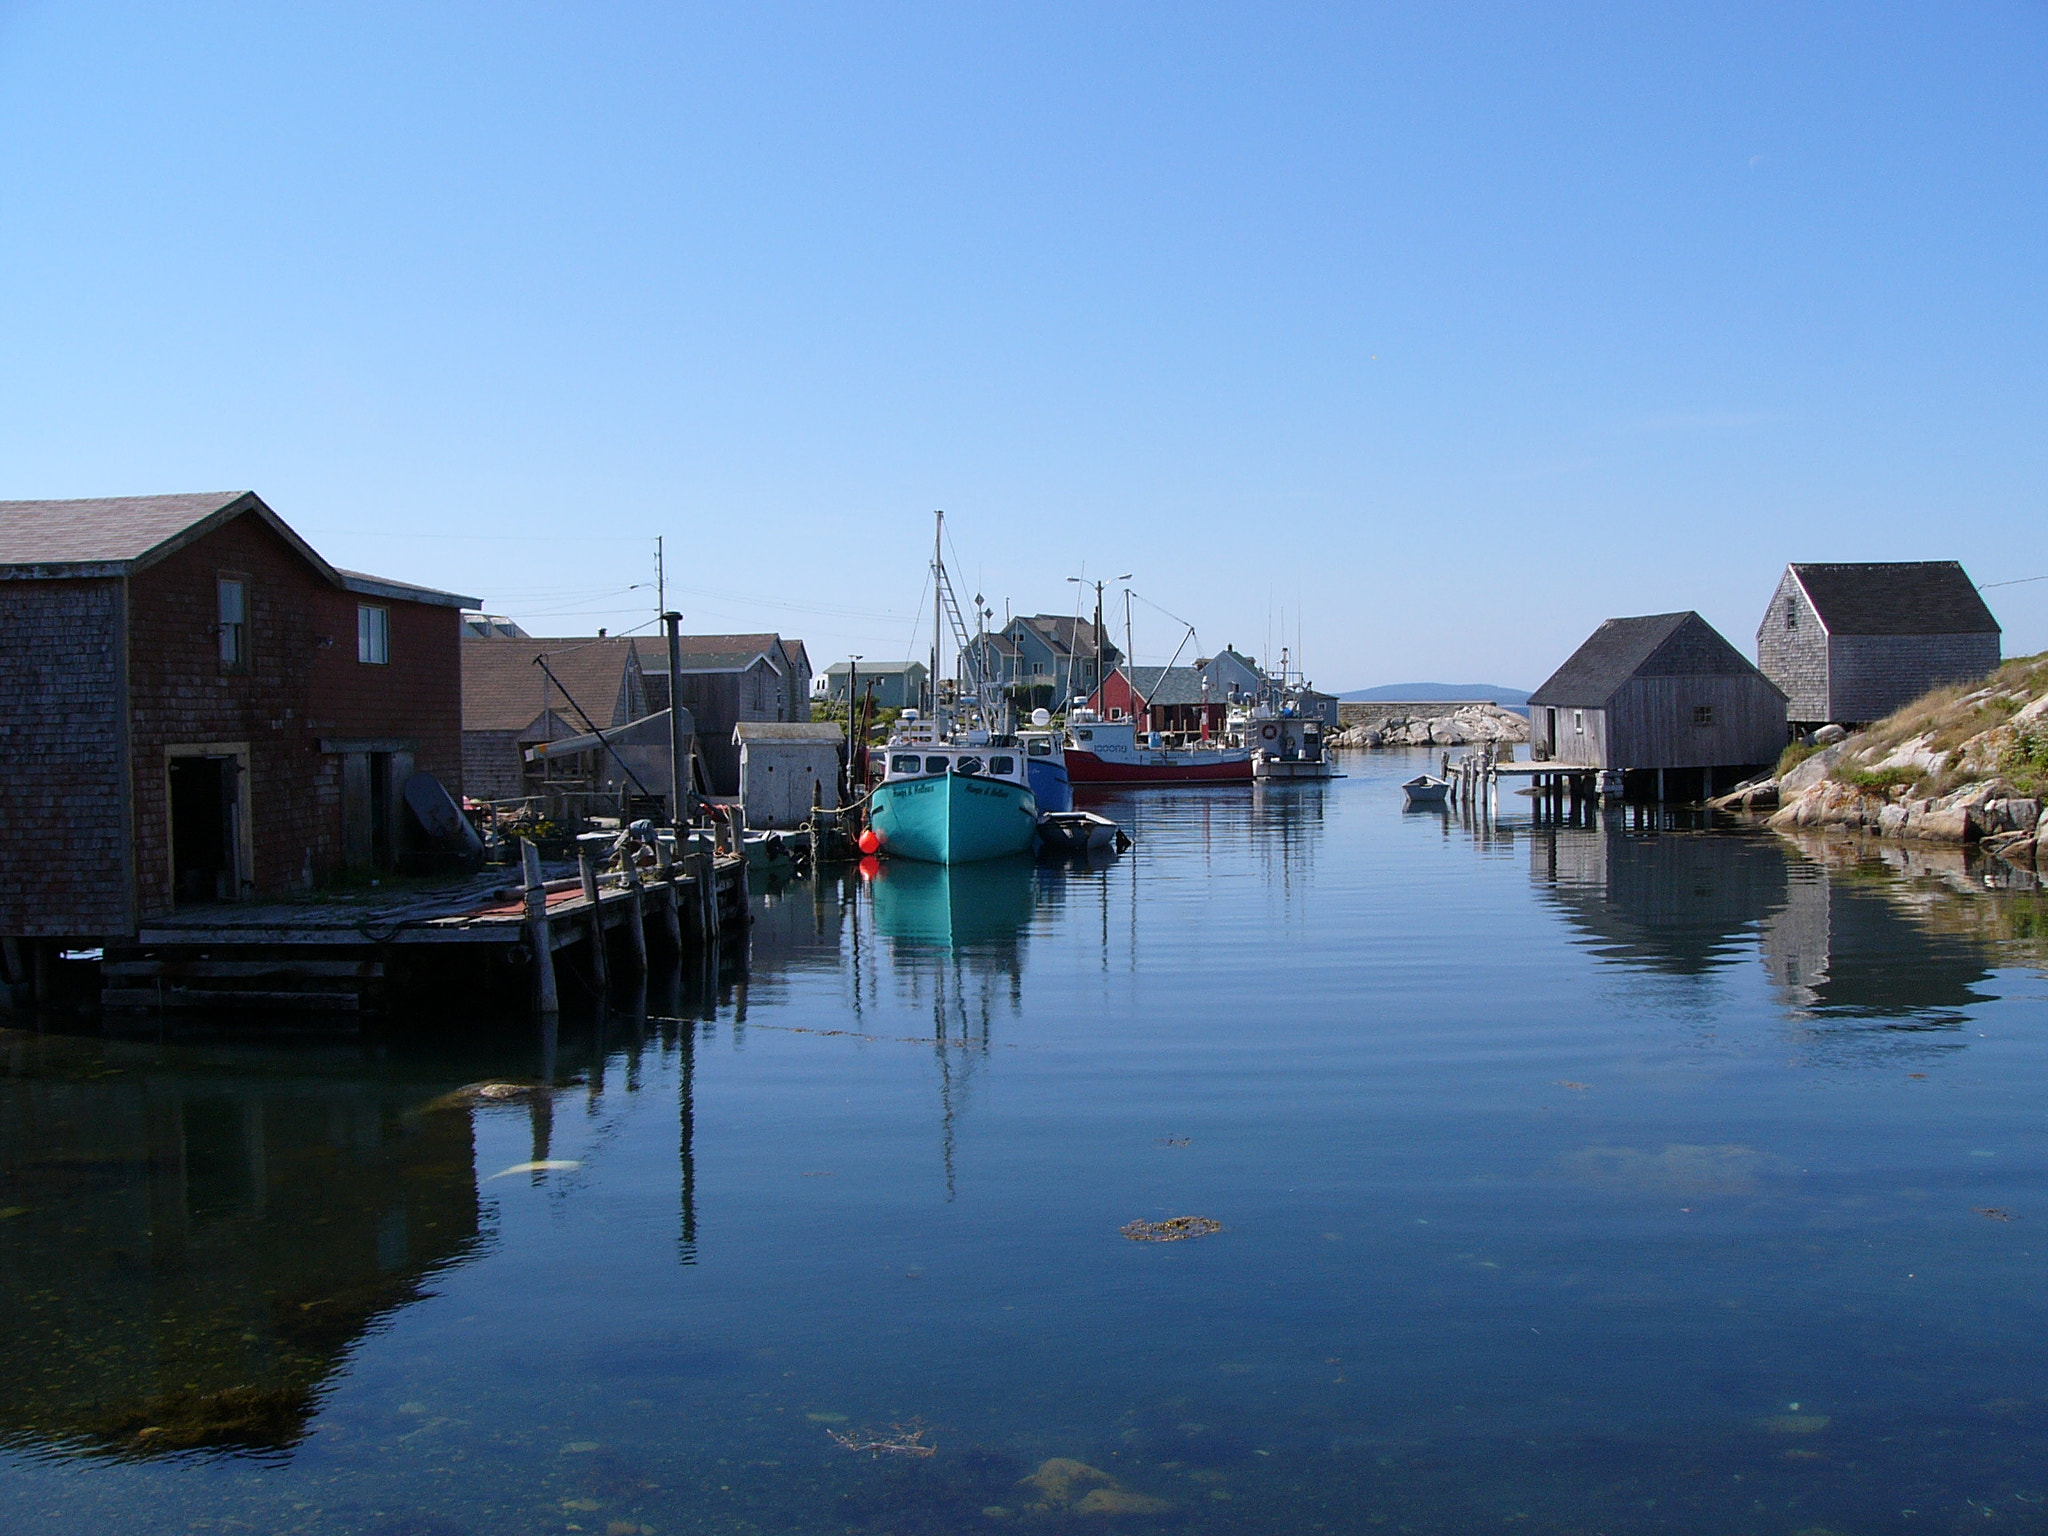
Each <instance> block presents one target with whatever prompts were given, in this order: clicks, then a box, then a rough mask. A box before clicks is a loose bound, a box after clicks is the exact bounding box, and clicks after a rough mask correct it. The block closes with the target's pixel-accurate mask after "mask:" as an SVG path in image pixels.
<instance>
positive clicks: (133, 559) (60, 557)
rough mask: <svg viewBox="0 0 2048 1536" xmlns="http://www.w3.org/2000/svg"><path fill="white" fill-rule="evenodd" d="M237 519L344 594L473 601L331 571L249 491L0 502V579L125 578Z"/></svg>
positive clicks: (458, 604) (443, 603)
mask: <svg viewBox="0 0 2048 1536" xmlns="http://www.w3.org/2000/svg"><path fill="white" fill-rule="evenodd" d="M245 513H250V514H253V515H255V516H256V517H257V518H259V519H261V520H262V522H263V523H264V524H265V525H266V526H267V527H268V528H269V529H270V530H271V532H273V533H275V534H276V535H277V536H278V537H279V538H280V539H282V540H284V542H285V543H286V544H289V545H290V546H291V548H292V550H293V551H294V553H296V554H297V555H298V556H299V557H300V558H301V559H303V560H304V561H305V562H306V563H307V564H308V565H310V566H312V567H313V569H314V570H316V571H318V572H319V573H320V574H321V576H322V577H324V578H325V579H326V580H328V581H330V582H332V583H333V584H334V585H335V586H337V587H340V588H342V589H343V590H344V591H348V592H357V593H361V594H362V595H364V596H366V597H382V598H387V599H392V600H395V601H398V602H408V603H431V604H433V605H435V606H436V607H442V608H474V607H476V606H477V604H478V602H479V599H477V598H473V597H463V596H461V595H460V594H458V593H454V592H443V591H440V590H439V589H437V588H434V587H421V586H415V585H413V584H412V583H411V582H404V581H390V580H387V579H386V578H384V577H382V576H372V575H369V574H368V573H366V572H363V571H343V570H337V569H336V568H335V567H334V566H331V565H329V564H328V563H327V562H326V561H325V560H323V559H322V558H321V557H320V554H319V552H318V551H316V550H315V549H314V548H313V546H312V545H310V544H308V543H307V542H306V541H305V540H304V539H302V538H300V537H299V536H298V535H297V534H296V533H294V532H293V531H292V529H291V526H290V525H289V524H288V523H286V522H285V520H284V519H283V518H281V517H279V516H278V515H277V514H276V513H275V512H273V511H271V510H270V508H269V507H267V506H265V505H264V502H263V498H262V497H260V496H258V495H257V494H256V493H255V492H254V491H195V492H191V493H189V494H185V495H177V496H95V497H89V498H84V499H80V500H72V501H0V576H8V577H13V578H16V579H37V578H41V579H45V580H48V579H56V578H64V577H72V578H77V577H89V576H133V575H135V574H136V573H137V572H139V571H146V570H148V569H149V568H150V567H151V566H152V565H155V564H156V563H157V562H158V561H159V560H162V559H164V558H166V557H167V556H169V555H174V554H176V553H177V552H178V551H179V550H181V549H183V548H185V546H186V545H188V544H191V543H194V542H196V541H197V540H199V539H203V538H205V537H206V535H208V534H209V533H211V532H213V531H214V529H216V528H218V527H220V526H221V525H222V524H223V523H228V522H232V521H233V520H234V519H235V518H238V517H241V516H242V515H243V514H245Z"/></svg>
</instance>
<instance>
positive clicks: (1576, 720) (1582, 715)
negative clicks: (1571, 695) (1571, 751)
mask: <svg viewBox="0 0 2048 1536" xmlns="http://www.w3.org/2000/svg"><path fill="white" fill-rule="evenodd" d="M1572 729H1573V730H1574V731H1576V732H1578V734H1579V735H1581V736H1583V735H1585V734H1586V712H1585V711H1584V710H1583V709H1575V710H1573V711H1572Z"/></svg>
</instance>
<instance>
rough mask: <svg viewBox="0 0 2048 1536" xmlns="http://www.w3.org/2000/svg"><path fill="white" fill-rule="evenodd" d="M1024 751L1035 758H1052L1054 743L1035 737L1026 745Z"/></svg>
mask: <svg viewBox="0 0 2048 1536" xmlns="http://www.w3.org/2000/svg"><path fill="white" fill-rule="evenodd" d="M1024 750H1025V751H1026V752H1029V753H1030V754H1031V755H1032V756H1033V757H1051V756H1052V743H1051V742H1049V741H1047V740H1046V739H1045V738H1044V737H1043V736H1034V737H1032V738H1031V740H1030V741H1028V742H1026V743H1025V744H1024Z"/></svg>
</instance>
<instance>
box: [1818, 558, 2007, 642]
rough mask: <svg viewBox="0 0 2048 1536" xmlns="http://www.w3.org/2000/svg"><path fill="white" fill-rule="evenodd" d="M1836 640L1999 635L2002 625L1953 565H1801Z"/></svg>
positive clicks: (1931, 562) (1949, 562) (1823, 620)
mask: <svg viewBox="0 0 2048 1536" xmlns="http://www.w3.org/2000/svg"><path fill="white" fill-rule="evenodd" d="M1792 574H1793V576H1794V577H1795V578H1797V580H1798V582H1799V584H1800V585H1801V586H1802V587H1804V588H1805V589H1806V595H1807V597H1808V598H1810V599H1811V600H1812V602H1813V607H1814V611H1815V612H1816V613H1818V614H1819V615H1820V621H1821V623H1822V624H1824V625H1825V626H1827V631H1828V633H1829V634H1831V635H1995V634H1997V633H1998V632H1999V629H1998V620H1996V619H1994V618H1993V617H1992V616H1991V610H1990V609H1989V608H1988V607H1986V606H1985V604H1984V599H1983V597H1981V596H1980V595H1979V594H1978V591H1977V588H1976V587H1975V586H1974V585H1973V584H1972V583H1971V581H1970V578H1969V576H1968V574H1967V573H1966V572H1965V571H1964V570H1963V568H1962V566H1961V565H1960V564H1959V563H1958V562H1956V561H1954V560H1900V561H1890V562H1880V563H1869V564H1862V565H1819V564H1797V563H1795V564H1794V565H1793V567H1792Z"/></svg>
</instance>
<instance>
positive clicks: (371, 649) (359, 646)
mask: <svg viewBox="0 0 2048 1536" xmlns="http://www.w3.org/2000/svg"><path fill="white" fill-rule="evenodd" d="M356 660H357V661H360V662H364V663H366V664H367V665H370V666H374V667H381V666H383V665H385V664H386V663H387V662H389V661H390V660H391V610H390V609H389V608H374V607H372V606H371V605H370V604H368V603H363V604H361V605H360V606H358V607H357V609H356Z"/></svg>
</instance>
